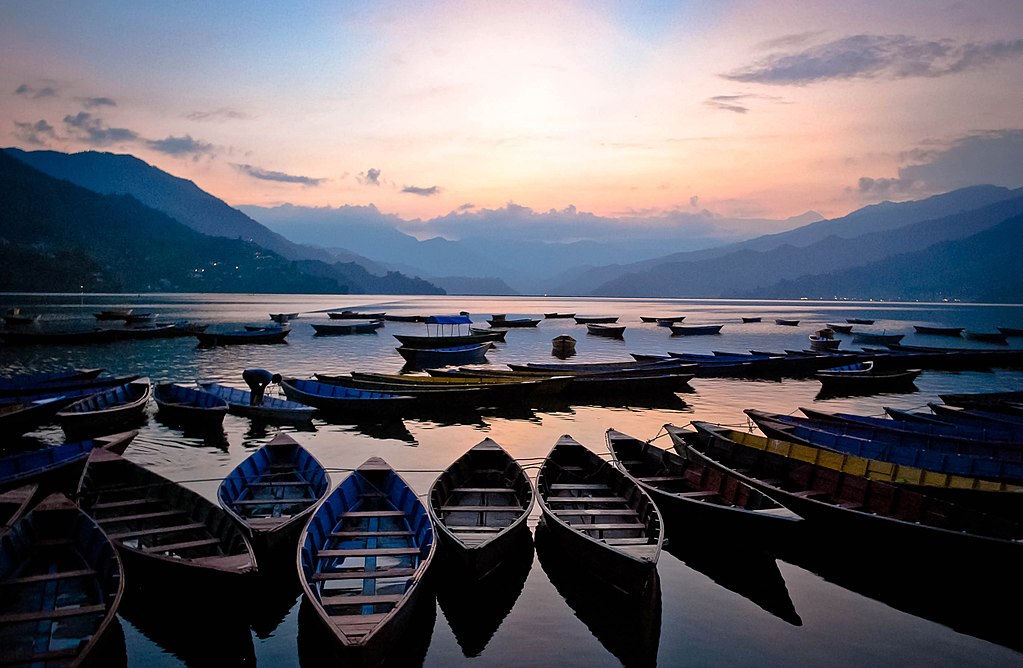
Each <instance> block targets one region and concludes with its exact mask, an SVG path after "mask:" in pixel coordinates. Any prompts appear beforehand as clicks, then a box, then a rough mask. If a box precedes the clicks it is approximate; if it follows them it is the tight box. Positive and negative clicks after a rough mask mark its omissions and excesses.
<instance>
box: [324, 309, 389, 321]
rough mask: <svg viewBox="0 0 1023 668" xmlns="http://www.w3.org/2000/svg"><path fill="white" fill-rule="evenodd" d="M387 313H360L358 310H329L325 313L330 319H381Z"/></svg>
mask: <svg viewBox="0 0 1023 668" xmlns="http://www.w3.org/2000/svg"><path fill="white" fill-rule="evenodd" d="M386 315H387V314H386V313H384V312H382V311H381V312H380V313H362V312H360V311H341V312H340V313H336V312H331V313H328V314H327V317H328V318H330V319H331V320H383V319H384V316H386Z"/></svg>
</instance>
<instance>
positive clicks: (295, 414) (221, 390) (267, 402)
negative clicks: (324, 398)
mask: <svg viewBox="0 0 1023 668" xmlns="http://www.w3.org/2000/svg"><path fill="white" fill-rule="evenodd" d="M199 387H201V388H202V389H203V390H205V391H207V392H209V393H210V394H215V395H216V396H218V397H220V398H222V399H224V400H225V401H226V402H227V410H228V412H229V413H232V414H234V415H243V416H245V417H249V418H254V419H259V420H267V421H272V422H308V421H309V420H312V419H313V415H314V414H315V413H316V408H315V407H314V406H310V405H308V404H301V403H298V402H296V401H288V400H287V399H279V398H277V397H268V396H265V395H264V396H263V401H262V403H260V404H258V405H256V406H253V405H252V403H251V398H252V393H251V392H249V391H248V390H240V389H238V388H235V387H228V386H226V385H221V384H219V383H211V382H206V383H199Z"/></svg>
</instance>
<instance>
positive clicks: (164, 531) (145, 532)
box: [108, 522, 206, 540]
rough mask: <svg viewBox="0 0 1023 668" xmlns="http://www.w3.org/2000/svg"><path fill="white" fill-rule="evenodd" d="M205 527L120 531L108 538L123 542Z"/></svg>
mask: <svg viewBox="0 0 1023 668" xmlns="http://www.w3.org/2000/svg"><path fill="white" fill-rule="evenodd" d="M205 528H206V525H205V524H203V523H202V522H190V523H188V524H175V525H173V526H167V527H153V528H151V529H137V530H135V531H122V532H119V533H111V534H108V536H109V537H110V538H111V539H114V540H124V539H125V538H139V537H141V536H158V535H161V534H169V533H181V532H183V531H194V530H196V529H205Z"/></svg>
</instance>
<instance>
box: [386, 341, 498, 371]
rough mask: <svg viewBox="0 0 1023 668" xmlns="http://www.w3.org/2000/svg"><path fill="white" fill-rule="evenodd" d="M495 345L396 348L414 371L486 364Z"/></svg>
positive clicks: (487, 343)
mask: <svg viewBox="0 0 1023 668" xmlns="http://www.w3.org/2000/svg"><path fill="white" fill-rule="evenodd" d="M493 345H494V343H493V342H492V341H484V342H483V343H474V344H469V345H465V346H453V347H450V348H409V347H407V346H400V347H398V348H396V350H397V351H398V354H399V355H401V356H402V357H403V358H404V359H405V364H406V366H408V367H409V368H412V369H430V368H436V367H443V366H453V365H458V364H480V363H483V362H486V360H487V351H489V350H490V348H491V347H492V346H493Z"/></svg>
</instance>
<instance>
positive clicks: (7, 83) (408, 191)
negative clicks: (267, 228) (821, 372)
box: [0, 0, 1023, 231]
mask: <svg viewBox="0 0 1023 668" xmlns="http://www.w3.org/2000/svg"><path fill="white" fill-rule="evenodd" d="M1021 84H1023V2H1018V1H1016V0H1008V1H1005V2H986V1H983V0H979V1H973V0H970V1H966V2H946V1H944V0H921V1H899V0H884V1H878V2H874V1H864V0H843V1H841V2H824V1H810V2H801V1H798V0H792V1H785V2H781V1H766V0H763V1H748V2H747V1H738V0H715V1H714V2H686V1H683V0H679V1H676V2H668V1H659V2H643V1H637V2H618V1H614V0H612V1H608V2H601V1H596V0H587V1H584V2H553V3H552V2H549V1H545V2H535V3H534V2H529V1H521V2H520V1H516V2H450V1H446V0H438V1H436V2H428V3H424V2H389V1H386V0H383V1H378V2H373V3H354V2H353V3H345V2H335V1H330V2H327V1H317V0H312V1H309V2H303V3H277V2H258V1H252V0H246V1H244V2H241V1H236V0H221V1H220V2H216V3H209V2H191V1H188V0H184V1H181V2H165V3H151V2H137V0H127V1H120V0H93V1H91V2H78V1H74V0H65V1H61V2H54V1H50V0H33V1H32V2H2V3H0V146H15V147H18V148H23V149H26V150H38V149H52V150H58V151H66V152H77V151H83V150H100V151H110V152H115V153H131V154H133V155H136V156H137V157H139V158H141V159H143V160H145V161H146V162H148V163H150V164H153V165H155V166H157V167H159V168H161V169H163V170H165V171H167V172H170V173H171V174H174V175H176V176H181V177H184V178H188V179H191V180H192V181H194V182H195V183H196V184H197V185H199V186H200V187H201V188H203V189H204V190H206V191H208V192H210V193H212V194H214V195H216V196H217V197H220V198H221V199H223V200H225V201H227V202H228V203H229V204H232V205H242V204H249V205H260V206H275V205H280V204H285V203H290V204H295V205H301V206H313V207H328V206H329V207H339V206H369V205H374V206H375V207H376V208H377V209H379V210H380V211H381V212H384V213H386V214H393V215H395V216H398V217H401V218H404V219H407V220H411V219H422V220H430V219H434V218H441V217H447V218H448V219H450V216H451V215H458V214H470V213H472V212H482V211H498V210H506V209H507V208H508V207H516V208H517V209H521V208H523V207H524V208H525V209H527V210H529V211H533V212H541V213H542V212H562V213H564V212H569V213H572V214H574V213H575V212H585V213H586V214H592V215H595V216H600V217H602V219H614V220H618V221H622V224H623V226H624V227H626V228H627V226H628V221H630V220H642V221H646V222H645V223H644V224H649V221H651V220H659V219H665V220H669V219H672V217H674V218H676V219H677V218H678V217H679V216H700V217H701V219H702V220H704V221H711V223H713V221H714V220H722V221H724V220H734V219H735V218H750V219H772V218H773V219H784V218H788V217H790V216H797V215H800V214H803V213H804V212H806V211H811V210H812V211H817V212H820V213H821V214H823V215H824V216H826V217H836V216H841V215H844V214H846V213H848V212H850V211H852V210H854V209H856V208H859V207H861V206H863V205H865V204H871V203H875V202H878V201H882V200H886V199H889V200H907V199H919V198H920V197H923V196H926V195H929V194H934V193H938V192H945V191H947V190H951V189H954V188H957V187H962V186H967V185H974V184H977V183H993V184H996V185H1002V186H1008V187H1020V186H1023V159H1021V158H1023V85H1021ZM467 219H472V218H471V217H468V216H467ZM770 231H773V230H770Z"/></svg>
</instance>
